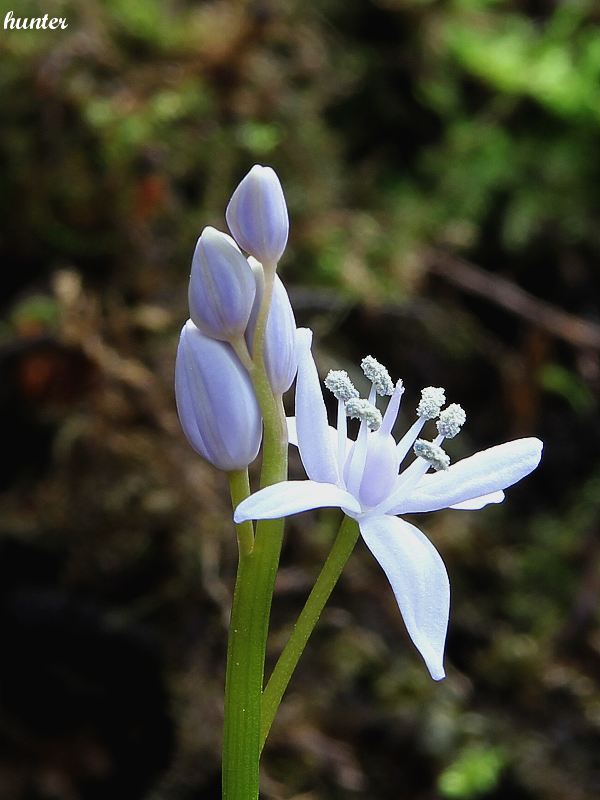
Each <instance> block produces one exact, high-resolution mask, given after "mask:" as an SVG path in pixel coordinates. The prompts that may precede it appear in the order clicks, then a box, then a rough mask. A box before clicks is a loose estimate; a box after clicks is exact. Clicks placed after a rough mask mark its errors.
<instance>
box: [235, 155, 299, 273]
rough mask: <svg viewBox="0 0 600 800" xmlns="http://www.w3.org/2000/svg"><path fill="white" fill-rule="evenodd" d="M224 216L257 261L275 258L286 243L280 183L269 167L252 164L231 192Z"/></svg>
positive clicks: (285, 221) (285, 211)
mask: <svg viewBox="0 0 600 800" xmlns="http://www.w3.org/2000/svg"><path fill="white" fill-rule="evenodd" d="M225 216H226V217H227V224H228V225H229V230H230V231H231V232H232V234H233V237H234V239H235V240H236V242H237V243H238V244H239V246H240V247H241V248H242V249H243V250H245V251H246V252H247V253H249V254H250V255H251V256H254V258H256V259H258V260H259V261H260V262H261V264H265V265H266V264H276V263H277V261H279V259H280V258H281V254H282V253H283V251H284V250H285V246H286V244H287V238H288V230H289V220H288V212H287V206H286V204H285V197H284V196H283V189H282V188H281V183H280V182H279V178H278V177H277V175H276V173H275V172H274V171H273V170H272V169H271V167H261V166H260V165H259V164H255V166H253V167H252V169H251V170H250V172H249V173H248V174H247V175H246V177H245V178H244V179H243V180H242V181H241V183H240V184H239V186H238V187H237V189H236V190H235V192H234V193H233V195H232V197H231V200H230V201H229V205H228V206H227V211H226V213H225Z"/></svg>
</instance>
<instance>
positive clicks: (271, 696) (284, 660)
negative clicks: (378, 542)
mask: <svg viewBox="0 0 600 800" xmlns="http://www.w3.org/2000/svg"><path fill="white" fill-rule="evenodd" d="M359 533H360V531H359V528H358V524H357V522H356V521H355V520H353V519H350V517H344V520H343V522H342V524H341V526H340V529H339V531H338V534H337V537H336V540H335V542H334V543H333V547H332V548H331V550H330V552H329V555H328V556H327V560H326V561H325V563H324V564H323V567H322V569H321V572H320V573H319V577H318V578H317V581H316V583H315V585H314V586H313V588H312V591H311V593H310V595H309V596H308V600H307V601H306V604H305V606H304V608H303V609H302V611H301V613H300V616H299V617H298V619H297V621H296V624H295V625H294V629H293V631H292V634H291V636H290V638H289V640H288V643H287V644H286V646H285V648H284V649H283V652H282V653H281V655H280V657H279V660H278V661H277V664H276V665H275V668H274V670H273V673H272V674H271V677H270V679H269V682H268V684H267V686H266V688H265V691H264V693H263V698H262V707H261V731H260V747H261V750H262V748H263V746H264V743H265V741H266V738H267V736H268V734H269V730H270V728H271V724H272V722H273V719H274V718H275V714H276V713H277V709H278V708H279V704H280V703H281V700H282V698H283V695H284V692H285V690H286V689H287V686H288V683H289V682H290V678H291V677H292V675H293V673H294V670H295V669H296V667H297V665H298V661H299V660H300V656H301V655H302V652H303V650H304V648H305V647H306V643H307V642H308V640H309V637H310V635H311V633H312V632H313V630H314V628H315V625H316V624H317V622H318V620H319V617H320V616H321V612H322V611H323V608H324V607H325V604H326V603H327V600H328V599H329V596H330V595H331V592H332V591H333V588H334V586H335V585H336V583H337V581H338V578H339V577H340V575H341V574H342V570H343V569H344V566H345V565H346V562H347V561H348V559H349V557H350V555H351V553H352V551H353V550H354V546H355V544H356V542H357V539H358V536H359Z"/></svg>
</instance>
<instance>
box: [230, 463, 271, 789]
mask: <svg viewBox="0 0 600 800" xmlns="http://www.w3.org/2000/svg"><path fill="white" fill-rule="evenodd" d="M228 478H229V489H230V493H231V502H232V505H233V507H234V508H235V506H237V504H238V503H240V502H241V501H242V500H244V499H245V498H246V497H248V496H249V494H250V485H249V482H248V470H247V469H246V470H239V471H236V472H230V473H229V475H228ZM236 532H237V536H238V545H239V561H238V572H237V578H236V584H235V591H234V594H233V604H232V607H231V621H230V625H229V639H228V645H227V674H226V678H225V725H224V730H223V753H224V758H223V797H227V798H231V800H233V799H234V798H235V800H247V798H257V797H258V785H259V776H258V760H259V753H260V749H259V739H258V729H259V726H260V694H259V693H257V692H256V691H255V690H254V686H255V685H256V683H257V681H258V680H260V681H261V682H262V675H263V669H264V660H263V659H262V656H261V653H260V650H257V648H256V647H255V646H254V641H255V639H256V635H257V633H260V630H259V631H257V627H258V628H259V629H260V625H257V617H256V611H257V608H256V602H257V597H256V594H255V587H254V585H253V583H252V581H251V580H249V576H250V575H251V571H252V549H253V543H254V531H253V526H252V523H251V522H244V523H242V524H241V525H236ZM225 754H226V757H225Z"/></svg>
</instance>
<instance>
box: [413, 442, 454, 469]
mask: <svg viewBox="0 0 600 800" xmlns="http://www.w3.org/2000/svg"><path fill="white" fill-rule="evenodd" d="M413 450H414V451H415V455H416V456H419V458H422V459H424V460H425V461H427V463H428V464H429V465H430V466H432V467H433V468H434V470H436V472H439V471H440V470H444V469H448V467H449V466H450V456H449V455H448V453H446V451H445V450H443V449H442V448H441V447H440V446H439V445H437V444H435V442H428V441H427V440H426V439H417V441H416V442H415V445H414V447H413Z"/></svg>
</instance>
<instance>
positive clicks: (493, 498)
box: [450, 491, 504, 511]
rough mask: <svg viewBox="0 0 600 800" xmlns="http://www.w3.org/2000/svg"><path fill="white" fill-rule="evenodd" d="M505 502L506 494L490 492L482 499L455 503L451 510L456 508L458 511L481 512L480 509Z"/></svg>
mask: <svg viewBox="0 0 600 800" xmlns="http://www.w3.org/2000/svg"><path fill="white" fill-rule="evenodd" d="M503 500H504V492H502V491H500V492H490V493H489V494H483V495H481V496H480V497H474V498H473V499H472V500H463V502H462V503H454V504H453V505H451V506H450V508H455V509H457V510H458V511H479V509H480V508H483V507H484V506H487V505H489V504H490V503H501V502H502V501H503Z"/></svg>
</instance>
